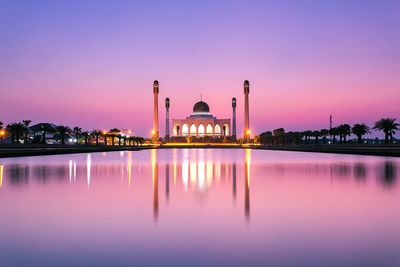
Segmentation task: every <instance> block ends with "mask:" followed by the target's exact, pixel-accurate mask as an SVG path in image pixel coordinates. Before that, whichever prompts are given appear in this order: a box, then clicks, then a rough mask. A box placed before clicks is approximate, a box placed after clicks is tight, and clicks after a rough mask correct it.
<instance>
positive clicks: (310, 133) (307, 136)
mask: <svg viewBox="0 0 400 267" xmlns="http://www.w3.org/2000/svg"><path fill="white" fill-rule="evenodd" d="M302 135H303V136H304V143H306V144H308V143H309V142H310V137H311V136H313V131H304V132H302Z"/></svg>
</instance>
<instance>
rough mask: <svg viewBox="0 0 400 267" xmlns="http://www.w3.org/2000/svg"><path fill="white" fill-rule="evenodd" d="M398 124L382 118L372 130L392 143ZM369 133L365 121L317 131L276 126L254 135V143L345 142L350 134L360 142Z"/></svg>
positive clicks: (369, 129)
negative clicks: (271, 129)
mask: <svg viewBox="0 0 400 267" xmlns="http://www.w3.org/2000/svg"><path fill="white" fill-rule="evenodd" d="M399 127H400V124H398V123H397V122H396V119H394V118H382V119H380V120H378V121H376V122H375V123H374V126H373V127H372V130H375V131H381V132H383V133H384V135H385V143H393V135H394V134H395V133H396V131H397V130H399V129H400V128H399ZM368 133H371V128H370V127H369V126H368V125H366V124H365V123H356V124H354V125H352V126H351V125H349V124H341V125H339V126H337V127H333V128H331V129H321V130H317V131H311V130H308V131H302V132H292V131H290V132H286V131H285V129H284V128H278V129H274V130H273V131H272V132H271V131H266V132H263V133H261V134H260V135H259V136H256V137H255V138H254V139H255V140H254V142H255V143H260V144H262V145H285V144H320V143H323V144H326V143H327V142H328V140H330V141H331V143H334V144H336V143H340V144H343V143H346V142H347V138H348V137H349V136H351V135H352V134H353V135H355V136H356V137H357V142H358V143H359V144H361V143H362V142H363V137H364V136H365V135H366V134H368Z"/></svg>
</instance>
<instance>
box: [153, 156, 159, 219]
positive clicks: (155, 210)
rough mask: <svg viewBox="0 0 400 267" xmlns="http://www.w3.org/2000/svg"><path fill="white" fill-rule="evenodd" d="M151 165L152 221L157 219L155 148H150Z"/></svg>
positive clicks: (156, 164) (156, 163)
mask: <svg viewBox="0 0 400 267" xmlns="http://www.w3.org/2000/svg"><path fill="white" fill-rule="evenodd" d="M151 165H152V176H153V179H152V180H153V218H154V221H157V220H158V212H159V211H158V162H157V150H156V149H152V150H151Z"/></svg>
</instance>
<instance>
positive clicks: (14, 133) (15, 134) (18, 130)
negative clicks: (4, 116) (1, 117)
mask: <svg viewBox="0 0 400 267" xmlns="http://www.w3.org/2000/svg"><path fill="white" fill-rule="evenodd" d="M7 130H8V131H9V132H10V133H11V143H13V144H14V143H15V141H16V142H17V144H19V143H20V136H21V134H22V133H23V131H24V125H23V124H22V123H20V122H14V123H11V124H9V125H7Z"/></svg>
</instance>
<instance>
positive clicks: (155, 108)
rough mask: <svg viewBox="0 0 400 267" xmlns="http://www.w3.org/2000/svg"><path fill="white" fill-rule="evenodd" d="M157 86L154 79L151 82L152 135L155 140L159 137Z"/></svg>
mask: <svg viewBox="0 0 400 267" xmlns="http://www.w3.org/2000/svg"><path fill="white" fill-rule="evenodd" d="M159 92H160V91H159V87H158V81H157V80H155V81H154V83H153V112H154V118H153V132H152V137H153V139H154V140H155V141H156V140H158V138H159V131H158V94H159Z"/></svg>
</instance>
